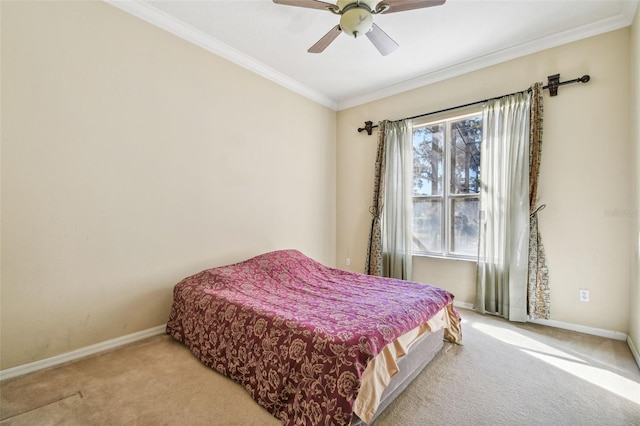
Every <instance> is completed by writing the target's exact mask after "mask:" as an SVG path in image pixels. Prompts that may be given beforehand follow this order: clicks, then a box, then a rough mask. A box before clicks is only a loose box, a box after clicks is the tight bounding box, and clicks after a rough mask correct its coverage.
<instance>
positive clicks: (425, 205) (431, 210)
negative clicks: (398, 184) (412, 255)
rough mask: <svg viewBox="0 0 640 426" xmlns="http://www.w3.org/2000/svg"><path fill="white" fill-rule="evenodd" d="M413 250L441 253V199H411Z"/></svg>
mask: <svg viewBox="0 0 640 426" xmlns="http://www.w3.org/2000/svg"><path fill="white" fill-rule="evenodd" d="M413 250H414V251H418V252H431V253H442V200H433V199H424V198H414V199H413Z"/></svg>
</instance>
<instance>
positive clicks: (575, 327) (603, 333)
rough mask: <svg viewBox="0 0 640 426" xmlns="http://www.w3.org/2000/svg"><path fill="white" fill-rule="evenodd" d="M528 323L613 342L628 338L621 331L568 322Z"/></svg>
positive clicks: (541, 321) (545, 321) (537, 320)
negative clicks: (604, 338)
mask: <svg viewBox="0 0 640 426" xmlns="http://www.w3.org/2000/svg"><path fill="white" fill-rule="evenodd" d="M528 322H531V323H534V324H541V325H547V326H549V327H555V328H562V329H564V330H571V331H577V332H578V333H585V334H592V335H594V336H600V337H606V338H608V339H613V340H622V341H623V342H624V341H625V340H627V338H628V336H627V334H626V333H621V332H619V331H611V330H604V329H602V328H595V327H587V326H586V325H579V324H571V323H568V322H561V321H555V320H546V319H530V320H529V321H528Z"/></svg>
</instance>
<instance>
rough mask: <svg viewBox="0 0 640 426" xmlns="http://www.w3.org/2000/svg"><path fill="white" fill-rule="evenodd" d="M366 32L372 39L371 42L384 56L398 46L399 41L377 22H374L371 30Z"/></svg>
mask: <svg viewBox="0 0 640 426" xmlns="http://www.w3.org/2000/svg"><path fill="white" fill-rule="evenodd" d="M366 34H367V38H368V39H369V40H371V43H373V45H374V46H375V47H376V49H378V51H379V52H380V53H381V54H382V56H387V55H388V54H389V53H391V52H393V51H394V50H396V49H397V48H398V43H396V42H395V41H393V39H392V38H391V37H389V36H388V35H387V33H385V32H384V31H382V29H381V28H380V27H379V26H377V25H376V24H373V26H372V27H371V31H369V32H368V33H366Z"/></svg>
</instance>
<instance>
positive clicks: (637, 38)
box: [629, 10, 640, 365]
mask: <svg viewBox="0 0 640 426" xmlns="http://www.w3.org/2000/svg"><path fill="white" fill-rule="evenodd" d="M630 57H631V134H632V144H633V146H634V148H635V155H632V156H630V158H631V160H632V162H633V166H632V167H633V170H634V172H635V173H634V174H633V175H632V176H633V179H632V182H633V183H634V184H635V185H634V186H633V191H634V192H633V194H632V200H634V202H635V203H634V204H633V206H634V210H632V211H633V212H634V213H635V215H632V219H631V220H633V221H634V224H633V226H632V232H631V235H632V236H631V247H630V249H629V253H631V255H632V256H633V261H632V263H631V292H630V295H629V296H630V297H629V301H630V302H629V303H630V308H629V309H630V312H629V338H630V339H631V341H632V344H633V346H634V347H635V349H636V351H639V352H640V118H639V117H640V10H637V11H636V17H635V20H634V22H633V26H632V27H631V55H630ZM634 216H635V217H634ZM639 356H640V354H639V353H636V357H639ZM636 361H638V364H639V365H640V357H639V358H636Z"/></svg>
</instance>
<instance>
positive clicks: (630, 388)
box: [472, 323, 640, 405]
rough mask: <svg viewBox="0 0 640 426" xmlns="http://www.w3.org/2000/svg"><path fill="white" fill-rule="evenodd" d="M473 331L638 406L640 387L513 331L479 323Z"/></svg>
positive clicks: (631, 381)
mask: <svg viewBox="0 0 640 426" xmlns="http://www.w3.org/2000/svg"><path fill="white" fill-rule="evenodd" d="M472 327H473V328H475V329H476V330H478V331H480V332H482V333H484V334H486V335H488V336H490V337H493V338H494V339H498V340H500V341H501V342H504V343H507V344H509V345H512V346H516V347H519V348H520V350H521V351H522V352H524V353H526V354H528V355H530V356H532V357H535V358H537V359H539V360H541V361H544V362H546V363H548V364H550V365H552V366H554V367H556V368H559V369H561V370H563V371H565V372H567V373H569V374H572V375H574V376H576V377H578V378H580V379H582V380H585V381H587V382H589V383H591V384H594V385H596V386H599V387H601V388H602V389H605V390H607V391H609V392H612V393H614V394H616V395H618V396H621V397H623V398H625V399H628V400H629V401H631V402H633V403H635V404H638V405H640V384H639V383H636V382H634V381H633V380H629V379H627V378H625V377H622V376H620V375H618V374H615V373H613V372H611V371H607V370H604V369H601V368H598V367H595V366H593V365H590V364H589V362H588V361H585V360H584V359H581V358H578V357H575V356H573V355H571V354H568V353H566V352H564V351H562V350H559V349H556V348H553V347H551V346H549V345H546V344H544V343H542V342H539V341H537V340H534V339H531V338H530V337H527V336H525V335H523V334H520V333H517V332H515V331H513V330H508V329H505V328H501V327H496V326H493V325H489V324H481V323H476V324H473V325H472Z"/></svg>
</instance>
